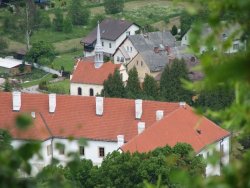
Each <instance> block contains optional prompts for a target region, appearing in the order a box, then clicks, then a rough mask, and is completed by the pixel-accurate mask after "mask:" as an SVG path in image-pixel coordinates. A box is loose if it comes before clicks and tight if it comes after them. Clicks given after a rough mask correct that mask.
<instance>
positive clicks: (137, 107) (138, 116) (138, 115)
mask: <svg viewBox="0 0 250 188" xmlns="http://www.w3.org/2000/svg"><path fill="white" fill-rule="evenodd" d="M141 116H142V100H141V99H136V100H135V118H136V119H141Z"/></svg>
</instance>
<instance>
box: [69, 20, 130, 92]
mask: <svg viewBox="0 0 250 188" xmlns="http://www.w3.org/2000/svg"><path fill="white" fill-rule="evenodd" d="M100 36H101V34H100V27H99V24H98V26H97V40H96V45H95V50H94V56H92V57H87V58H82V59H79V60H78V61H77V62H76V65H75V67H74V71H73V74H72V76H71V79H70V94H71V95H83V96H95V95H98V94H101V91H102V89H103V82H104V81H105V80H106V79H107V78H108V76H109V75H110V74H113V73H114V71H115V69H118V70H119V72H120V74H121V77H122V81H123V82H124V83H126V81H127V80H128V74H127V71H126V68H125V67H124V66H123V65H116V64H113V63H112V62H107V63H104V60H103V56H104V48H103V46H102V44H101V37H100Z"/></svg>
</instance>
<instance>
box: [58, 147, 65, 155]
mask: <svg viewBox="0 0 250 188" xmlns="http://www.w3.org/2000/svg"><path fill="white" fill-rule="evenodd" d="M64 152H65V146H60V148H59V154H60V155H64Z"/></svg>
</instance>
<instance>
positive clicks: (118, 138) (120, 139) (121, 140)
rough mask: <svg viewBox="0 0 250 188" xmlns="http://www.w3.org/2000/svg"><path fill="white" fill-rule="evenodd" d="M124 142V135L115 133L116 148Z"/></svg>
mask: <svg viewBox="0 0 250 188" xmlns="http://www.w3.org/2000/svg"><path fill="white" fill-rule="evenodd" d="M123 144H124V135H117V146H118V148H119V147H121V146H122V145H123Z"/></svg>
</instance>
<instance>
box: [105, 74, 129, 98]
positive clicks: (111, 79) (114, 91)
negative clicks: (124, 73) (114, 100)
mask: <svg viewBox="0 0 250 188" xmlns="http://www.w3.org/2000/svg"><path fill="white" fill-rule="evenodd" d="M101 95H102V96H105V97H120V98H123V97H125V96H126V91H125V87H124V84H123V81H122V78H121V76H120V73H119V70H118V69H116V70H115V71H114V74H110V75H109V76H108V79H107V80H105V81H104V83H103V90H102V93H101Z"/></svg>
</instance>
